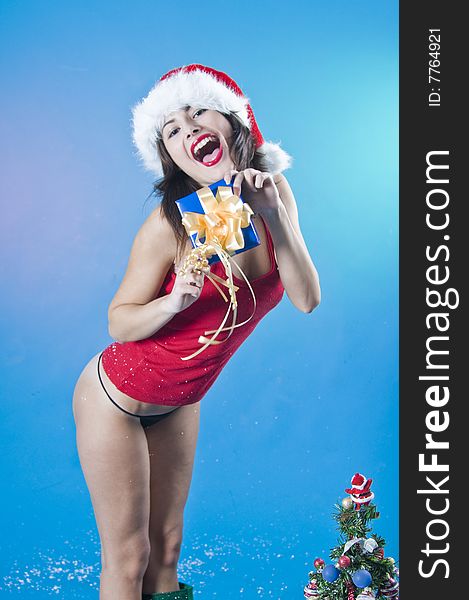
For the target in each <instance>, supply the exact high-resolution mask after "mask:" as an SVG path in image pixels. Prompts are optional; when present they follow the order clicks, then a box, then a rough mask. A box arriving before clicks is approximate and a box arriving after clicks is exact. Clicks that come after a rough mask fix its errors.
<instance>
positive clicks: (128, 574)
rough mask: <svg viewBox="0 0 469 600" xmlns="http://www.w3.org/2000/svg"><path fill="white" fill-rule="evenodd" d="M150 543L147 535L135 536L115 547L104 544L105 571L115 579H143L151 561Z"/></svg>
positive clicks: (103, 564)
mask: <svg viewBox="0 0 469 600" xmlns="http://www.w3.org/2000/svg"><path fill="white" fill-rule="evenodd" d="M150 551H151V548H150V541H149V539H148V536H147V535H146V534H143V533H142V534H139V535H133V536H131V537H129V538H128V539H127V540H126V541H125V542H123V543H121V544H114V546H113V547H109V545H106V544H103V546H102V549H101V562H102V569H103V571H107V572H108V573H113V574H114V576H115V577H118V578H122V579H127V580H132V581H138V580H140V579H142V578H143V576H144V574H145V571H146V569H147V567H148V561H149V559H150Z"/></svg>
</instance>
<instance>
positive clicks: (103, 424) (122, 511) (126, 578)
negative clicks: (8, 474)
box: [73, 355, 170, 600]
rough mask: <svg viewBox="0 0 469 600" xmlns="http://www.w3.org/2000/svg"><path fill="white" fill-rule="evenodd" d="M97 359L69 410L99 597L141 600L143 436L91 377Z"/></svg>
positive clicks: (145, 492)
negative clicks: (97, 564) (96, 550)
mask: <svg viewBox="0 0 469 600" xmlns="http://www.w3.org/2000/svg"><path fill="white" fill-rule="evenodd" d="M97 357H98V355H96V356H95V357H94V358H93V359H92V360H91V361H90V362H89V363H88V365H87V366H86V367H85V369H84V370H83V372H82V374H81V376H80V378H79V379H78V382H77V384H76V387H75V391H74V396H73V414H74V418H75V424H76V435H77V447H78V453H79V457H80V463H81V466H82V469H83V474H84V476H85V480H86V483H87V485H88V489H89V492H90V497H91V501H92V504H93V509H94V513H95V517H96V523H97V527H98V531H99V537H100V541H101V566H102V571H101V577H100V596H99V597H100V600H111V599H112V600H141V597H142V596H141V594H142V580H143V575H144V573H145V571H146V568H147V566H148V560H149V556H150V542H149V535H148V529H149V517H150V461H149V456H148V445H147V439H146V436H145V432H144V430H143V428H142V426H141V424H140V421H139V420H138V418H136V417H131V416H129V415H126V414H124V413H123V412H122V411H120V410H119V409H118V408H116V407H115V406H114V405H113V404H112V403H111V402H110V401H109V399H108V398H107V396H106V395H105V392H104V391H103V389H102V388H101V386H100V384H99V381H98V379H97V375H96V362H97ZM168 418H170V417H168Z"/></svg>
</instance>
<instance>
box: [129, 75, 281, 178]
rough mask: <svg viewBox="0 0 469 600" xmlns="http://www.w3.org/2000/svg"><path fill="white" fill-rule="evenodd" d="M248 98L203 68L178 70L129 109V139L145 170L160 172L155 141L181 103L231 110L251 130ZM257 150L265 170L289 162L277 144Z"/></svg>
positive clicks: (264, 145)
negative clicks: (130, 123) (166, 121)
mask: <svg viewBox="0 0 469 600" xmlns="http://www.w3.org/2000/svg"><path fill="white" fill-rule="evenodd" d="M248 105H249V99H248V98H247V97H246V96H244V95H243V96H240V95H239V94H238V93H237V92H236V91H235V90H233V89H231V88H230V87H228V86H227V85H225V84H224V83H222V82H220V81H218V80H217V78H216V77H215V76H213V75H212V74H210V73H207V72H205V71H201V70H197V71H190V72H185V71H184V70H181V71H179V72H177V73H175V74H173V75H171V76H169V77H167V78H166V79H163V81H158V82H157V83H156V84H155V85H154V86H153V88H152V89H151V90H150V92H149V94H148V95H147V96H146V97H145V98H143V99H142V100H141V101H140V102H139V103H137V104H136V105H135V106H134V107H133V108H132V117H133V119H132V124H133V141H134V144H135V146H136V148H137V151H138V155H139V157H140V158H141V160H142V162H143V164H144V166H145V168H146V169H148V170H149V171H151V172H152V173H153V174H154V175H156V176H157V177H161V176H162V175H163V168H162V165H161V160H160V156H159V154H158V149H157V145H156V141H157V139H158V137H160V136H161V130H162V128H163V125H164V123H165V119H166V118H167V117H168V115H170V114H171V113H173V112H175V111H177V110H181V109H182V108H184V107H185V106H194V107H200V108H208V109H212V110H217V111H219V112H221V113H225V114H228V113H230V112H233V113H235V114H236V115H237V117H238V118H239V120H240V121H241V123H243V125H245V126H246V127H247V128H248V129H251V123H250V120H249V117H248V111H247V106H248ZM258 150H259V151H260V152H262V153H263V154H264V155H265V160H266V163H267V166H268V170H269V172H272V173H279V172H280V171H283V170H284V169H286V168H288V167H289V166H290V165H291V157H290V156H289V155H288V154H287V153H286V152H285V151H284V150H283V149H282V148H280V146H279V145H278V144H274V143H272V142H264V143H263V144H262V145H261V146H260V147H259V148H258Z"/></svg>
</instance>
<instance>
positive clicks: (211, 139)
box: [194, 136, 217, 155]
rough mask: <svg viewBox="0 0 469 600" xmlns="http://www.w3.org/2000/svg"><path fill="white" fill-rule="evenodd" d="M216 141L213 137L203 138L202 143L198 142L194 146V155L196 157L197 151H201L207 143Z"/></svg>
mask: <svg viewBox="0 0 469 600" xmlns="http://www.w3.org/2000/svg"><path fill="white" fill-rule="evenodd" d="M216 141H217V138H216V137H214V136H210V137H206V138H204V139H203V140H202V141H200V142H199V143H198V144H197V145H196V146H195V148H194V155H196V154H197V152H198V151H199V150H201V149H202V148H203V147H204V146H205V144H208V142H216Z"/></svg>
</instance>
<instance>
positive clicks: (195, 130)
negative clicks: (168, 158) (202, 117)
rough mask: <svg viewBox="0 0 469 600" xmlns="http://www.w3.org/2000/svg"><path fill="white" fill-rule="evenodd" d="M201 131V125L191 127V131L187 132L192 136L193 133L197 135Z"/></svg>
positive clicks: (188, 135)
mask: <svg viewBox="0 0 469 600" xmlns="http://www.w3.org/2000/svg"><path fill="white" fill-rule="evenodd" d="M199 131H200V127H190V128H189V131H188V132H187V137H188V138H190V137H191V135H195V134H196V133H198V132H199Z"/></svg>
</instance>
